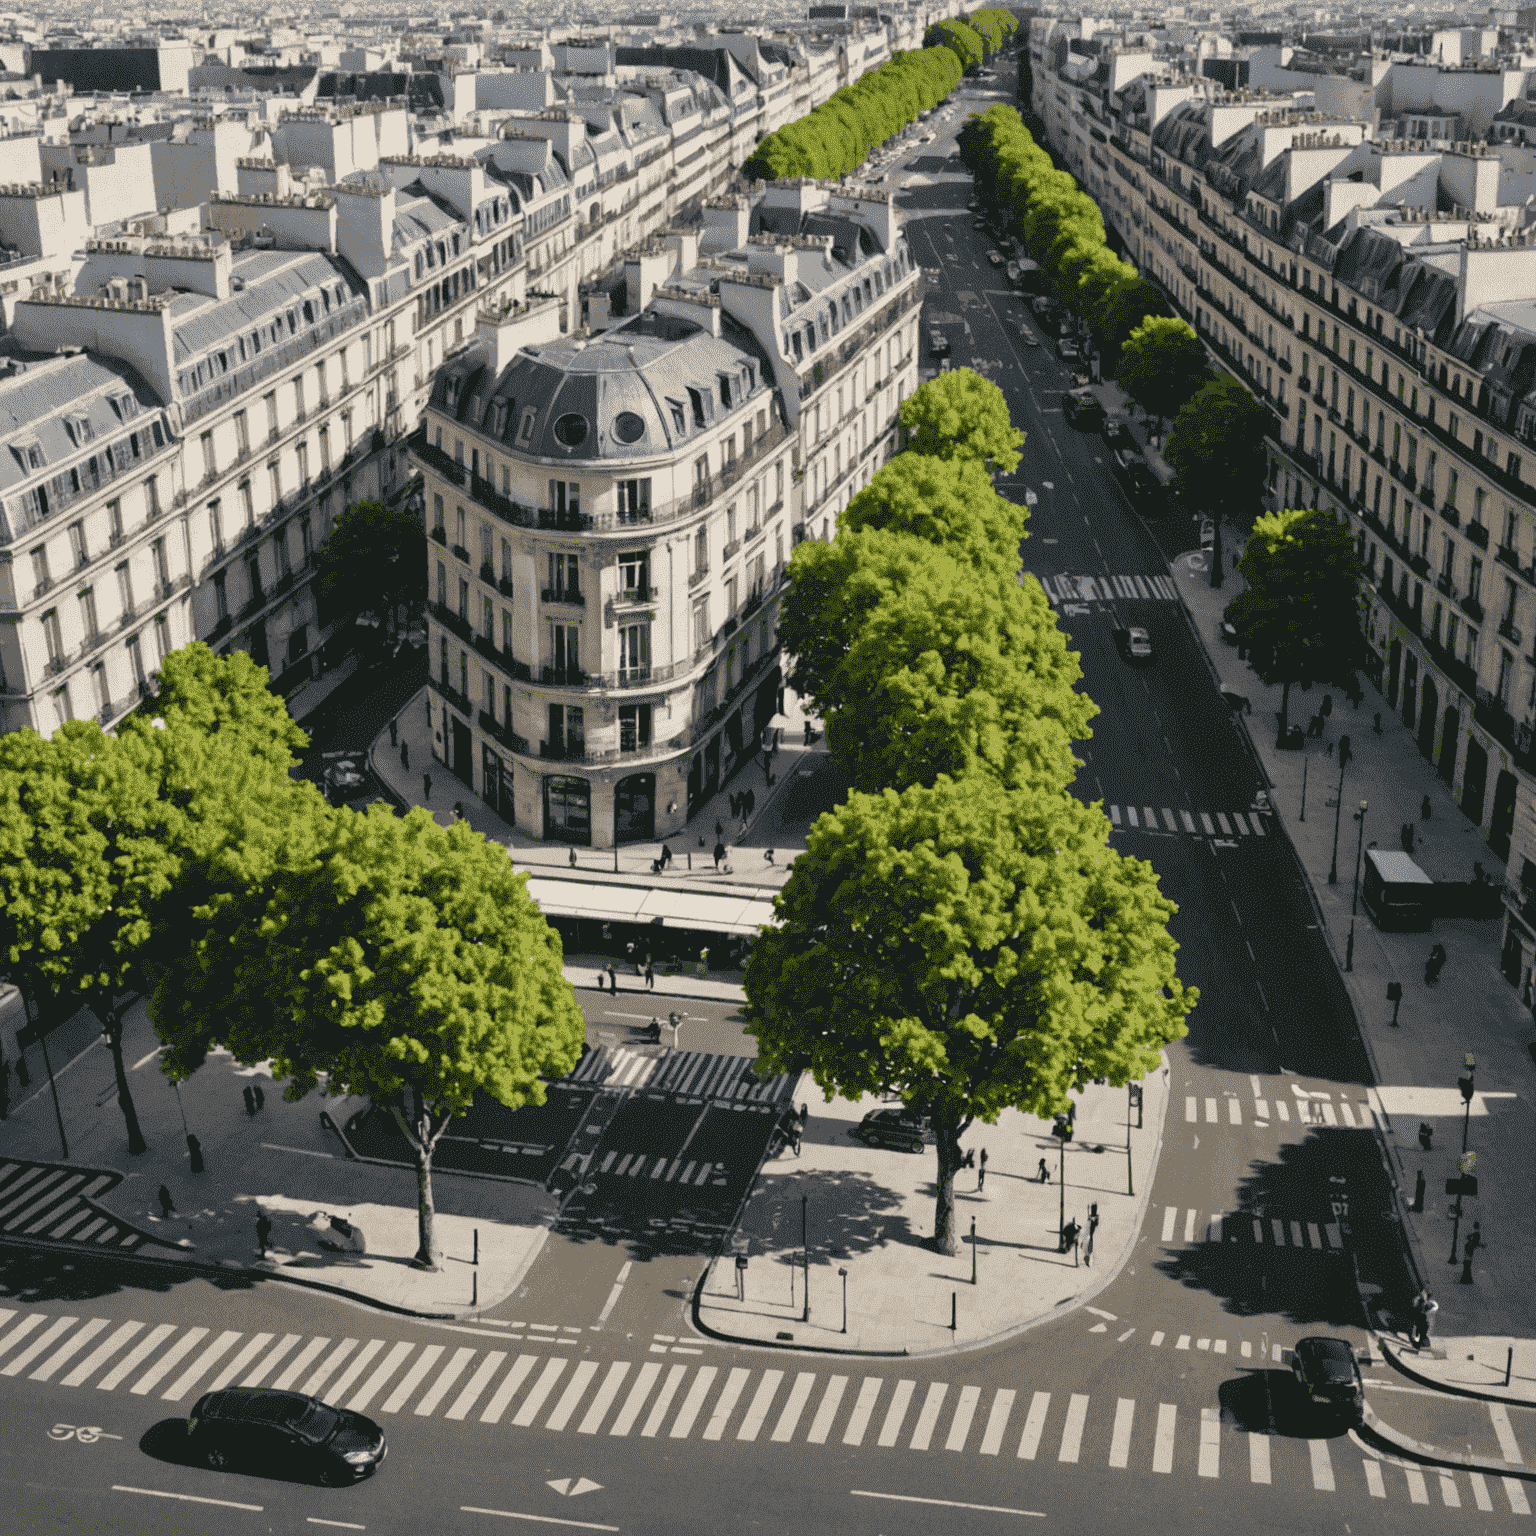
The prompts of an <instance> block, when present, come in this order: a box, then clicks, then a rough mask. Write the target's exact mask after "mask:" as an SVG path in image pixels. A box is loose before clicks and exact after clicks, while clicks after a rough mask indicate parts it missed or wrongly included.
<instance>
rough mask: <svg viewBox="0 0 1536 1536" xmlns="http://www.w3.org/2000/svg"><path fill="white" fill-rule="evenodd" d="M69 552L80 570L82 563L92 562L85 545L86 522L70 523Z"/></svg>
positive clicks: (76, 567)
mask: <svg viewBox="0 0 1536 1536" xmlns="http://www.w3.org/2000/svg"><path fill="white" fill-rule="evenodd" d="M69 553H70V555H71V557H72V558H73V560H74V562H75V569H76V570H77V571H78V570H79V569H80V567H81V566H82V565H89V564H90V563H91V557H90V554H89V553H88V552H87V550H86V547H85V524H84V523H71V524H70V525H69Z"/></svg>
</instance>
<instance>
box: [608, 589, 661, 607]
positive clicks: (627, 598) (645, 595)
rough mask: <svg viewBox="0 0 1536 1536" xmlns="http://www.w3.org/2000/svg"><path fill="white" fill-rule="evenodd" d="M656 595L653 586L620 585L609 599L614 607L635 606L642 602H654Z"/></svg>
mask: <svg viewBox="0 0 1536 1536" xmlns="http://www.w3.org/2000/svg"><path fill="white" fill-rule="evenodd" d="M656 597H657V588H655V587H620V588H619V590H618V591H617V592H615V593H614V594H613V596H612V597H611V598H610V599H609V602H610V603H611V604H612V605H613V606H614V607H615V608H629V607H635V606H638V605H640V604H642V603H654V602H655V601H656Z"/></svg>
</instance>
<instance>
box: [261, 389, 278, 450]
mask: <svg viewBox="0 0 1536 1536" xmlns="http://www.w3.org/2000/svg"><path fill="white" fill-rule="evenodd" d="M262 399H263V401H264V403H265V405H266V407H267V440H268V441H269V442H270V441H271V440H272V439H273V438H275V437H276V436H277V392H276V391H275V390H274V391H272V393H270V394H268V395H264V396H263V397H262Z"/></svg>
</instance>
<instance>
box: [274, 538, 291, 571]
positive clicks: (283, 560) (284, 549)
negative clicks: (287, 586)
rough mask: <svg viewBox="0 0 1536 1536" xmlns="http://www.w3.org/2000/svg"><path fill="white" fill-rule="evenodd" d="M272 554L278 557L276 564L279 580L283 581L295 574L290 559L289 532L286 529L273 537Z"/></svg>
mask: <svg viewBox="0 0 1536 1536" xmlns="http://www.w3.org/2000/svg"><path fill="white" fill-rule="evenodd" d="M272 553H273V555H274V556H275V557H276V559H275V560H274V562H273V563H274V564H275V565H276V567H277V579H278V580H279V581H281V580H282V579H283V578H284V577H285V576H291V575H292V574H293V566H292V563H291V562H290V560H289V557H288V530H287V529H286V528H284V529H283V530H282V532H281V533H277V534H274V535H273V537H272Z"/></svg>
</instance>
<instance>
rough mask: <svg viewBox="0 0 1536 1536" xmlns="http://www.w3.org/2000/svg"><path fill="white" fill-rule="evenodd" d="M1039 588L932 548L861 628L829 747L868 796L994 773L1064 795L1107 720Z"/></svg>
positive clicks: (827, 701)
mask: <svg viewBox="0 0 1536 1536" xmlns="http://www.w3.org/2000/svg"><path fill="white" fill-rule="evenodd" d="M1081 680H1082V669H1081V667H1080V666H1079V664H1078V657H1077V654H1076V652H1074V651H1070V650H1068V649H1067V640H1066V636H1065V635H1064V634H1063V633H1062V632H1061V629H1060V628H1059V627H1058V625H1057V622H1056V615H1055V613H1054V611H1053V610H1052V608H1051V606H1050V604H1049V603H1048V602H1047V601H1046V597H1045V593H1044V591H1043V590H1042V589H1041V587H1040V584H1039V583H1038V582H1037V581H1034V580H1033V579H1031V580H1030V581H1029V582H1028V583H1027V584H1026V585H1024V586H1020V585H1019V584H1018V582H1017V581H1016V580H1014V579H1011V578H1006V577H1001V576H992V577H989V576H988V575H986V574H985V573H984V572H978V571H976V570H975V569H974V568H973V567H972V565H971V564H970V563H969V562H961V561H959V560H956V559H954V558H953V557H952V556H951V555H949V554H947V553H944V552H941V551H937V550H931V549H930V550H929V551H928V559H927V563H926V567H925V569H923V571H922V574H921V577H920V579H919V580H917V581H908V582H905V583H903V584H902V585H900V586H896V585H892V587H891V588H890V590H888V591H887V592H886V594H885V595H884V597H883V598H882V599H881V600H880V602H879V603H877V604H876V605H875V606H874V607H872V608H870V609H869V610H868V611H867V612H866V613H864V614H863V615H862V616H861V618H860V620H859V623H858V625H857V627H856V628H855V629H854V631H853V633H852V636H851V642H850V644H849V646H848V649H847V653H846V655H844V657H843V658H842V660H841V661H840V662H839V663H838V665H837V668H836V670H835V671H834V672H833V673H832V675H831V677H830V679H829V680H828V685H827V687H826V688H825V690H824V693H823V695H822V702H823V703H824V706H825V718H826V722H827V745H828V747H829V748H830V749H831V752H832V755H833V757H834V759H835V760H836V761H837V763H838V765H839V766H840V767H841V768H843V769H844V771H845V772H846V773H847V774H848V775H849V777H850V778H851V779H852V780H853V783H854V786H855V788H857V789H860V790H864V791H866V792H870V793H873V792H875V791H878V790H881V789H885V788H887V787H890V788H894V789H898V790H900V789H905V788H906V787H907V786H908V785H910V784H932V783H933V782H934V781H935V780H936V779H937V778H938V777H939V775H940V774H947V775H949V776H950V777H951V778H956V779H960V778H965V777H968V776H971V775H975V774H978V773H987V774H990V775H991V776H992V777H994V778H996V779H997V780H998V781H999V782H1000V783H1002V784H1004V785H1005V786H1007V787H1009V788H1018V789H1031V788H1034V789H1044V788H1049V789H1054V790H1058V791H1059V790H1064V789H1065V788H1066V787H1067V786H1068V785H1069V784H1070V783H1071V782H1072V780H1073V778H1074V777H1075V776H1076V773H1077V769H1078V767H1079V762H1078V759H1077V757H1076V756H1075V754H1074V752H1073V743H1074V742H1075V741H1082V740H1086V739H1087V738H1088V737H1089V736H1090V735H1091V734H1092V732H1091V730H1090V729H1089V724H1088V722H1089V721H1090V720H1091V719H1092V718H1093V717H1094V716H1095V715H1096V714H1097V713H1098V710H1097V708H1096V707H1095V706H1094V704H1093V702H1092V701H1091V700H1090V699H1089V698H1088V697H1087V695H1086V694H1083V693H1081V692H1079V691H1078V686H1077V685H1078V684H1079V683H1080V682H1081Z"/></svg>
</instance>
